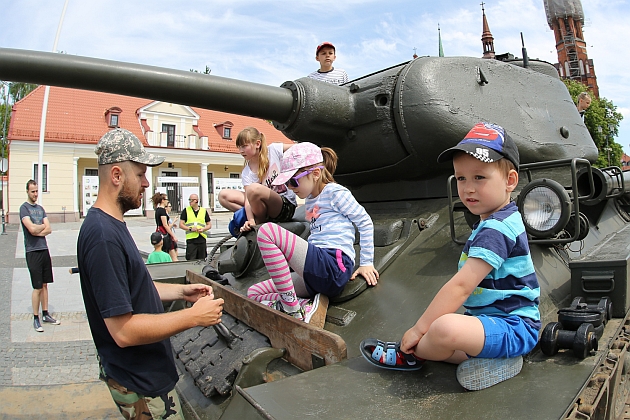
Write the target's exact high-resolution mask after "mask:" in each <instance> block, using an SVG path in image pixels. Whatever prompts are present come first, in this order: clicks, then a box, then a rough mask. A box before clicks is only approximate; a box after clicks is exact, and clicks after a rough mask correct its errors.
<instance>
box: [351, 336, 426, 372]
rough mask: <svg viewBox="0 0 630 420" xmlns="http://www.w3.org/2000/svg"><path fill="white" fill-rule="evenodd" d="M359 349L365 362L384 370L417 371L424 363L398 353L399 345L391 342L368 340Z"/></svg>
mask: <svg viewBox="0 0 630 420" xmlns="http://www.w3.org/2000/svg"><path fill="white" fill-rule="evenodd" d="M359 349H360V351H361V354H362V355H363V357H364V358H365V360H367V361H368V362H370V363H372V364H373V365H374V366H378V367H380V368H384V369H393V370H418V369H420V368H422V364H423V363H424V359H421V358H419V357H416V356H415V355H414V354H407V353H403V352H402V351H400V343H396V342H393V341H387V342H385V341H380V340H376V339H373V338H368V339H366V340H363V341H362V342H361V345H360V348H359Z"/></svg>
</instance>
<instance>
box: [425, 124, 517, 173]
mask: <svg viewBox="0 0 630 420" xmlns="http://www.w3.org/2000/svg"><path fill="white" fill-rule="evenodd" d="M459 151H461V152H466V153H468V154H469V155H471V156H473V157H476V158H477V159H479V160H480V161H482V162H486V163H492V162H496V161H497V160H499V159H503V158H506V159H507V160H509V161H510V162H512V163H513V164H514V166H515V167H516V171H518V166H519V155H518V148H517V147H516V143H514V140H512V138H511V137H510V136H509V135H508V134H507V133H506V132H505V130H504V129H503V127H501V126H499V125H496V124H492V123H487V122H480V123H478V124H475V126H474V127H473V128H472V129H471V130H470V131H469V132H468V134H466V137H464V140H462V141H460V142H459V143H457V146H455V147H451V148H450V149H447V150H445V151H443V152H442V153H440V156H438V158H437V161H438V163H443V162H447V161H449V160H451V159H453V154H454V153H455V152H459Z"/></svg>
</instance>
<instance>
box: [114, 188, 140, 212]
mask: <svg viewBox="0 0 630 420" xmlns="http://www.w3.org/2000/svg"><path fill="white" fill-rule="evenodd" d="M116 202H117V203H118V207H120V210H121V211H122V213H123V214H125V213H127V212H128V211H129V210H133V209H137V208H138V207H140V206H141V205H142V199H141V197H140V194H138V193H134V192H133V191H131V189H130V188H127V185H126V184H124V185H123V187H122V189H121V190H120V192H119V193H118V197H117V198H116Z"/></svg>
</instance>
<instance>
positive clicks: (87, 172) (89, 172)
mask: <svg viewBox="0 0 630 420" xmlns="http://www.w3.org/2000/svg"><path fill="white" fill-rule="evenodd" d="M85 176H98V169H87V168H85Z"/></svg>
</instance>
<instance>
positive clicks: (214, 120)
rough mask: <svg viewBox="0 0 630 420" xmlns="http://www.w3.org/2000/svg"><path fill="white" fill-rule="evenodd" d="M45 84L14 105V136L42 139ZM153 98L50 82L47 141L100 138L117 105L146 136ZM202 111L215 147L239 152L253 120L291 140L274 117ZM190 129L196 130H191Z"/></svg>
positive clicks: (277, 138) (122, 119)
mask: <svg viewBox="0 0 630 420" xmlns="http://www.w3.org/2000/svg"><path fill="white" fill-rule="evenodd" d="M44 88H45V87H44V86H38V87H37V88H36V89H35V90H33V92H31V93H30V94H29V95H27V96H26V97H25V98H23V99H22V100H21V101H19V102H17V103H15V104H14V105H13V114H12V116H11V126H10V129H9V133H8V138H9V140H27V141H28V140H32V141H36V140H38V139H39V127H40V122H41V114H42V103H43V100H44ZM153 102H154V101H153V100H150V99H143V98H135V97H131V96H124V95H117V94H113V93H103V92H93V91H87V90H78V89H70V88H62V87H56V86H51V88H50V94H49V98H48V111H47V113H46V136H45V140H46V141H52V142H64V143H83V144H96V143H97V142H98V140H99V139H100V138H101V137H102V136H103V134H105V133H106V132H107V131H109V130H110V127H108V125H107V120H106V118H105V113H106V111H107V110H108V109H110V108H112V107H119V108H121V109H122V113H120V116H119V123H118V125H119V127H122V128H125V129H127V130H129V131H131V132H133V133H134V134H135V135H136V136H138V138H139V139H141V140H142V141H144V142H145V145H146V140H145V137H144V135H143V132H142V128H141V124H140V121H139V120H138V116H137V114H136V112H137V110H138V109H140V108H142V107H144V106H146V105H148V104H151V103H153ZM191 108H192V109H193V110H194V111H195V112H197V113H198V114H199V116H200V119H199V121H198V126H199V131H201V132H202V133H203V134H204V135H206V136H207V137H208V143H209V146H210V151H213V152H224V153H238V149H237V148H236V145H235V142H236V135H237V134H238V133H239V132H240V131H241V130H242V129H243V128H245V127H248V126H254V127H256V128H257V129H258V130H260V131H261V132H262V133H264V134H265V137H266V139H267V143H268V144H270V143H276V142H282V143H287V144H288V143H292V141H291V140H289V139H288V138H287V137H285V136H284V134H282V132H280V131H278V130H276V129H275V128H274V127H273V126H272V125H271V124H270V123H268V122H267V121H265V120H261V119H258V118H252V117H245V116H241V115H235V114H228V113H225V112H219V111H211V110H207V109H201V108H193V107H191ZM226 121H229V122H231V123H233V126H232V134H231V136H232V139H231V140H228V139H224V138H222V135H221V134H219V131H217V128H216V127H215V125H218V124H222V123H224V122H226ZM186 134H191V133H186Z"/></svg>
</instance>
